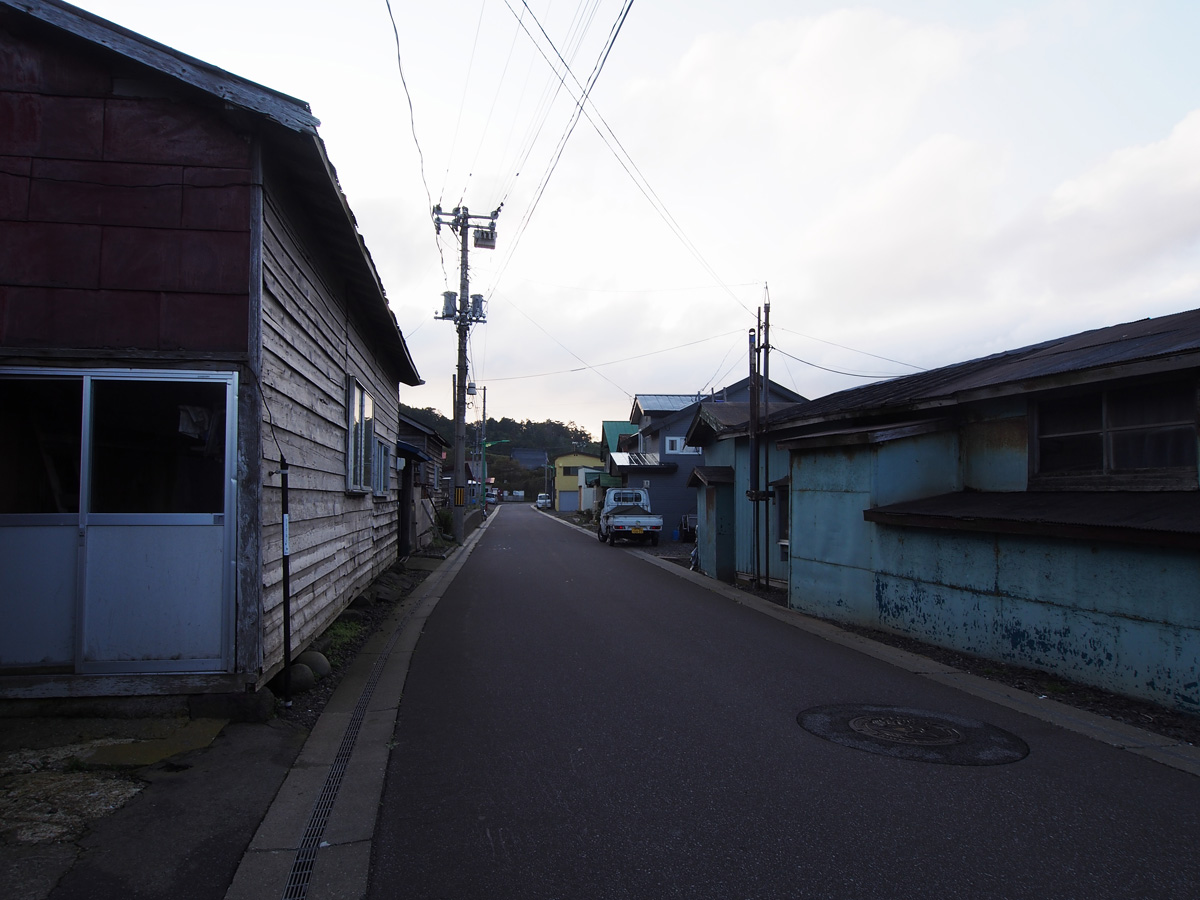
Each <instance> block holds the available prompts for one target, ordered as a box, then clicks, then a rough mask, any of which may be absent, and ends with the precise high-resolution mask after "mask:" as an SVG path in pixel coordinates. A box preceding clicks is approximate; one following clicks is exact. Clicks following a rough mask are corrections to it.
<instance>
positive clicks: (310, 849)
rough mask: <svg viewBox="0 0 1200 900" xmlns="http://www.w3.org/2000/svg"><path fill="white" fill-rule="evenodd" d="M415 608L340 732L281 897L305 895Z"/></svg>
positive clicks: (292, 898)
mask: <svg viewBox="0 0 1200 900" xmlns="http://www.w3.org/2000/svg"><path fill="white" fill-rule="evenodd" d="M415 609H416V607H415V606H414V607H413V609H410V610H409V611H408V613H407V614H406V615H405V616H404V618H403V619H402V620H401V621H400V624H399V625H397V626H396V630H395V631H394V632H392V637H391V639H390V640H389V641H388V642H387V646H386V647H384V648H383V652H382V653H380V654H379V658H378V659H376V660H375V665H374V666H373V667H372V669H371V674H370V677H368V678H367V683H366V684H365V685H363V689H362V693H361V694H360V695H359V698H358V703H356V704H355V706H354V711H353V712H352V713H351V715H350V721H349V722H347V724H346V731H345V732H344V733H343V734H342V742H341V744H339V745H338V750H337V754H336V755H335V756H334V758H333V765H332V766H331V767H330V769H329V774H328V775H327V776H326V777H325V784H324V786H323V787H322V788H321V793H320V795H319V796H318V797H317V802H316V803H315V804H313V810H312V813H311V814H310V815H309V817H308V825H307V826H306V827H305V829H304V837H303V838H302V839H301V841H300V847H299V848H298V849H297V850H296V859H295V860H294V861H293V862H292V871H291V872H290V873H289V874H288V880H287V885H286V886H285V887H284V889H283V900H304V898H305V897H306V896H308V884H309V880H310V879H311V878H312V872H313V865H314V864H315V863H316V860H317V850H318V848H320V846H321V836H322V835H323V834H324V833H325V826H326V825H327V824H328V823H329V816H330V814H331V813H332V812H333V804H334V801H335V800H337V795H338V790H339V789H340V788H341V786H342V778H343V776H345V774H346V766H347V765H348V764H349V762H350V754H351V753H353V752H354V743H355V741H357V740H358V732H359V730H360V729H361V728H362V722H363V718H364V717H365V716H366V714H367V707H368V705H370V703H371V695H372V694H374V693H375V685H376V684H377V683H378V682H379V678H380V676H381V675H382V674H383V667H384V665H385V664H386V663H387V660H388V657H389V656H391V653H392V648H393V647H395V646H396V641H398V640H399V639H400V633H401V632H402V631H403V630H404V626H405V625H406V624H407V623H408V619H409V617H410V616H411V615H412V614H413V610H415Z"/></svg>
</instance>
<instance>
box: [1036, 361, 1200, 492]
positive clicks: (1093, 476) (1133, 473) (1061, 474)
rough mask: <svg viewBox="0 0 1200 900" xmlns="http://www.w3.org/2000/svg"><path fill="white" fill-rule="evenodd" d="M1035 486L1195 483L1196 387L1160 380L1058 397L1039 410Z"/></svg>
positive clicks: (1048, 400)
mask: <svg viewBox="0 0 1200 900" xmlns="http://www.w3.org/2000/svg"><path fill="white" fill-rule="evenodd" d="M1035 427H1036V432H1035V433H1036V440H1035V441H1034V442H1033V448H1034V452H1035V456H1034V458H1033V459H1032V460H1031V469H1032V478H1031V480H1032V481H1033V482H1035V483H1036V482H1039V481H1040V482H1042V483H1043V484H1046V483H1053V482H1055V481H1060V482H1063V483H1064V484H1070V485H1071V486H1076V485H1078V486H1087V484H1088V483H1089V482H1090V483H1091V484H1092V486H1095V487H1117V488H1135V487H1149V488H1154V487H1172V486H1175V485H1173V484H1172V481H1180V482H1182V483H1184V484H1186V485H1187V486H1191V487H1195V482H1196V434H1197V432H1196V388H1195V385H1194V384H1193V383H1192V382H1190V381H1186V382H1180V381H1176V382H1165V383H1164V382H1158V383H1150V384H1142V385H1138V386H1135V387H1123V388H1117V389H1112V390H1107V391H1101V392H1096V393H1091V394H1080V395H1073V396H1066V397H1055V398H1051V399H1047V400H1043V401H1041V402H1039V403H1038V404H1037V406H1036V409H1035Z"/></svg>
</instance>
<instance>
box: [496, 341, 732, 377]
mask: <svg viewBox="0 0 1200 900" xmlns="http://www.w3.org/2000/svg"><path fill="white" fill-rule="evenodd" d="M736 333H737V332H731V331H726V332H724V333H723V334H714V335H713V336H712V337H706V338H699V339H698V340H694V341H688V342H687V343H685V344H676V345H675V346H674V347H663V348H662V349H661V350H650V351H648V352H646V353H639V354H637V355H635V356H626V357H624V358H622V359H610V360H609V361H608V362H602V363H592V364H589V365H586V366H578V367H576V368H574V369H558V370H557V371H554V372H536V373H533V374H530V375H508V376H505V377H503V378H490V379H488V380H489V381H525V380H528V379H530V378H550V377H552V376H554V375H569V374H572V373H574V372H583V371H586V370H588V369H598V368H601V367H602V366H615V365H619V364H620V363H627V362H633V361H634V360H638V359H646V358H647V357H650V356H658V355H660V354H662V353H670V352H671V351H673V350H682V349H684V348H685V347H694V346H696V345H697V344H704V343H707V342H708V341H715V340H717V338H723V337H726V336H727V335H730V334H736ZM726 356H728V354H726ZM722 362H724V360H722Z"/></svg>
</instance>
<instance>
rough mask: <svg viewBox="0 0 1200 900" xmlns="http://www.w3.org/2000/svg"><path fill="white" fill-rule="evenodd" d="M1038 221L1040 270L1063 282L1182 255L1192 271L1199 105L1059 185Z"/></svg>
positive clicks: (1118, 274) (1149, 266)
mask: <svg viewBox="0 0 1200 900" xmlns="http://www.w3.org/2000/svg"><path fill="white" fill-rule="evenodd" d="M1039 224H1040V226H1041V228H1040V233H1038V235H1037V257H1038V262H1039V268H1040V271H1041V272H1042V273H1043V274H1044V275H1045V277H1046V278H1047V280H1048V281H1050V282H1052V283H1053V284H1055V285H1058V286H1060V287H1061V288H1062V289H1065V290H1080V289H1088V288H1092V289H1096V288H1099V289H1105V288H1107V287H1111V286H1113V282H1114V281H1116V282H1118V283H1120V282H1122V281H1127V280H1130V279H1132V278H1138V277H1140V276H1144V275H1145V274H1147V273H1151V272H1154V271H1155V270H1157V269H1159V268H1160V267H1161V266H1163V265H1168V266H1169V265H1171V264H1172V263H1179V262H1183V263H1184V264H1185V265H1187V266H1189V267H1190V269H1191V271H1192V272H1193V273H1194V272H1195V271H1196V268H1197V260H1196V251H1197V250H1198V249H1200V110H1196V111H1193V112H1192V113H1190V114H1189V115H1187V116H1186V117H1185V118H1184V119H1183V120H1182V121H1181V122H1180V123H1179V124H1178V125H1176V126H1175V128H1174V129H1173V130H1172V131H1171V133H1170V135H1169V136H1168V137H1166V138H1165V139H1164V140H1161V141H1157V142H1154V143H1151V144H1146V145H1143V146H1137V147H1128V148H1124V149H1121V150H1118V151H1116V152H1115V153H1113V154H1111V155H1110V156H1109V157H1108V159H1106V160H1104V161H1103V162H1102V163H1100V164H1099V165H1097V166H1095V167H1093V168H1092V169H1090V170H1089V171H1087V172H1085V173H1084V174H1082V175H1080V176H1079V177H1077V178H1073V179H1071V180H1069V181H1066V182H1064V183H1063V184H1061V185H1059V186H1058V187H1057V188H1056V189H1055V190H1054V191H1053V192H1052V193H1051V195H1050V196H1049V197H1048V198H1047V200H1046V203H1045V204H1044V206H1043V208H1042V216H1041V222H1040V223H1039ZM1181 257H1183V258H1182V259H1181Z"/></svg>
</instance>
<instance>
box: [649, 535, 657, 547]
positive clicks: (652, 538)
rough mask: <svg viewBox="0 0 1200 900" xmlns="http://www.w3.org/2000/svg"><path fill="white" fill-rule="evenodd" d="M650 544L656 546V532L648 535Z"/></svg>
mask: <svg viewBox="0 0 1200 900" xmlns="http://www.w3.org/2000/svg"><path fill="white" fill-rule="evenodd" d="M650 546H651V547H657V546H658V535H657V534H652V535H650Z"/></svg>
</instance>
